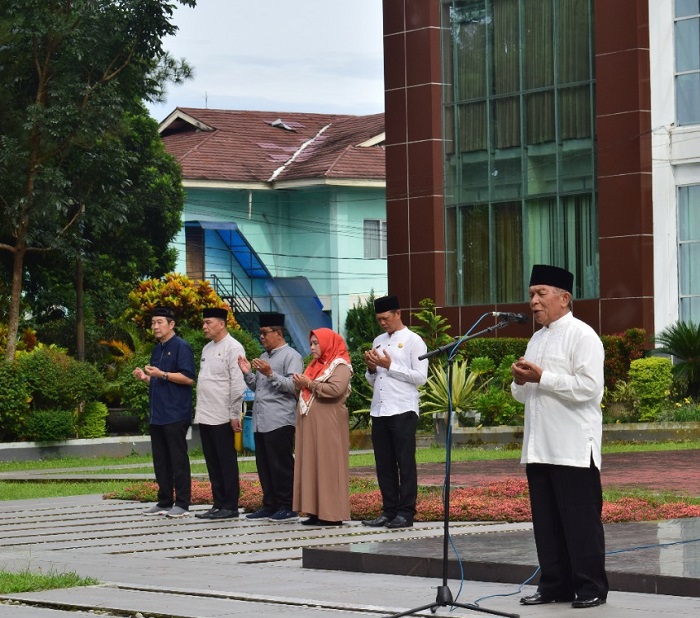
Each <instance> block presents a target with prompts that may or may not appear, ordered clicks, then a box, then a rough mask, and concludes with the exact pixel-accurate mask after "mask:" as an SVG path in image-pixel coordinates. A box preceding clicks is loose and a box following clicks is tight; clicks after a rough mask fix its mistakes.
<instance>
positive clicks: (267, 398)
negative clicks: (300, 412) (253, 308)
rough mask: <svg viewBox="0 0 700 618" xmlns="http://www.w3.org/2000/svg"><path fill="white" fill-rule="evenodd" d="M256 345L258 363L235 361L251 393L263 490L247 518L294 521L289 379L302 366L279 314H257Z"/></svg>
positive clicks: (292, 412) (293, 394) (292, 415)
mask: <svg viewBox="0 0 700 618" xmlns="http://www.w3.org/2000/svg"><path fill="white" fill-rule="evenodd" d="M260 340H261V343H262V345H263V347H264V348H265V352H264V353H263V354H262V355H261V356H260V358H256V359H255V360H253V362H252V363H251V362H250V361H248V360H247V359H245V358H243V357H239V359H238V365H239V367H240V368H241V371H242V372H243V377H244V379H245V382H246V384H247V385H248V388H250V389H251V390H252V391H254V392H255V401H254V402H253V436H254V439H255V463H256V464H257V467H258V477H259V478H260V485H262V490H263V505H262V508H260V509H258V510H257V511H255V512H254V513H250V514H249V515H247V516H246V518H247V519H262V518H266V519H269V520H270V521H273V522H285V521H295V520H296V519H297V517H298V516H297V513H295V512H294V511H293V510H292V488H293V484H294V424H295V412H296V405H297V393H296V390H295V388H294V382H293V381H292V376H293V375H294V374H295V373H302V371H303V370H304V361H303V360H302V358H301V355H300V354H299V352H297V351H296V350H294V349H292V348H290V347H289V345H287V342H286V341H285V339H284V315H282V314H280V313H263V314H260ZM253 368H254V369H255V373H252V369H253Z"/></svg>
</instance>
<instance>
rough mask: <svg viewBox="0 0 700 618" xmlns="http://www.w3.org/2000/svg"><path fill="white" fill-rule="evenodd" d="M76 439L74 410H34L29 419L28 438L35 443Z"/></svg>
mask: <svg viewBox="0 0 700 618" xmlns="http://www.w3.org/2000/svg"><path fill="white" fill-rule="evenodd" d="M74 437H75V413H74V412H73V411H72V410H60V409H58V410H56V409H54V410H32V412H31V413H30V414H29V416H28V417H27V429H26V438H27V439H28V440H34V441H35V442H58V441H60V440H68V439H69V438H74Z"/></svg>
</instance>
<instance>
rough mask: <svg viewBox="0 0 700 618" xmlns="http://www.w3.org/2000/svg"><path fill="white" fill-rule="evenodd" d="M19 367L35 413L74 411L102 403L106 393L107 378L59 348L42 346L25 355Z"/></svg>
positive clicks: (18, 358) (91, 365)
mask: <svg viewBox="0 0 700 618" xmlns="http://www.w3.org/2000/svg"><path fill="white" fill-rule="evenodd" d="M17 366H18V367H19V370H20V371H21V373H22V375H23V377H24V379H25V380H26V382H27V386H28V390H29V395H30V397H31V399H32V401H31V406H32V408H33V409H36V410H41V409H51V408H63V409H74V408H77V406H78V405H79V404H80V403H82V402H85V401H95V400H97V399H99V397H100V396H101V395H102V393H103V391H104V378H103V377H102V374H101V373H100V372H99V371H98V369H97V368H96V367H95V366H94V365H93V364H91V363H86V362H80V361H77V360H75V359H73V358H71V357H70V356H68V354H66V353H65V352H64V351H62V350H60V349H58V348H53V347H42V346H40V347H37V348H36V349H35V350H33V351H32V352H29V353H22V354H20V355H18V357H17Z"/></svg>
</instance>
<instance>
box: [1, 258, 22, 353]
mask: <svg viewBox="0 0 700 618" xmlns="http://www.w3.org/2000/svg"><path fill="white" fill-rule="evenodd" d="M26 252H27V249H26V247H25V246H24V245H17V246H15V248H14V251H13V253H14V260H13V262H12V292H11V293H10V315H9V318H8V323H7V349H6V350H5V358H6V359H7V360H8V361H12V360H14V358H15V352H16V351H17V335H18V334H19V307H20V302H21V300H22V276H23V274H24V256H25V254H26Z"/></svg>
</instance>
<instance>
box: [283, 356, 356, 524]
mask: <svg viewBox="0 0 700 618" xmlns="http://www.w3.org/2000/svg"><path fill="white" fill-rule="evenodd" d="M351 376H352V373H351V370H350V368H349V367H348V366H347V365H343V364H339V365H338V366H337V367H336V368H335V370H334V371H333V373H332V374H331V376H330V377H329V378H328V380H327V381H325V382H317V383H316V386H315V389H314V390H315V398H314V399H313V401H312V402H311V406H310V408H309V412H308V414H306V415H305V416H302V415H301V413H300V412H299V407H298V406H297V420H296V436H295V441H296V446H295V453H296V454H295V462H294V506H293V508H294V510H295V511H299V512H300V513H306V514H307V515H316V516H317V517H318V518H319V519H324V520H326V521H348V520H349V519H350V472H349V453H350V428H349V424H348V409H347V408H346V407H345V400H346V399H347V397H348V384H349V383H350V377H351Z"/></svg>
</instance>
